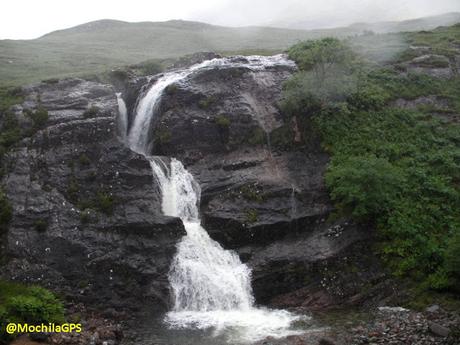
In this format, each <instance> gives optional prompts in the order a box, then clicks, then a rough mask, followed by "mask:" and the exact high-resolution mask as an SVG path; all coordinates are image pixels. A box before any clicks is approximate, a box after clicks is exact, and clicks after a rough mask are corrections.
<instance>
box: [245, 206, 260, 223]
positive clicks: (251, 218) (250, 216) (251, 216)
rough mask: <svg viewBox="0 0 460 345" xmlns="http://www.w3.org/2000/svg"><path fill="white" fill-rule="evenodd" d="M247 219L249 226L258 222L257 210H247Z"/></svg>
mask: <svg viewBox="0 0 460 345" xmlns="http://www.w3.org/2000/svg"><path fill="white" fill-rule="evenodd" d="M245 218H246V222H248V223H249V224H252V223H255V222H257V219H258V218H259V215H258V213H257V211H256V210H254V209H250V210H246V216H245Z"/></svg>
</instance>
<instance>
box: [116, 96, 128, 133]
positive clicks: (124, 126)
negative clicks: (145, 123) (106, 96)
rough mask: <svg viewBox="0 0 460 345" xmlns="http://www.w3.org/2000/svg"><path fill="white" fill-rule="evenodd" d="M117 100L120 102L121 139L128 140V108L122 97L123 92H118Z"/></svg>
mask: <svg viewBox="0 0 460 345" xmlns="http://www.w3.org/2000/svg"><path fill="white" fill-rule="evenodd" d="M116 95H117V102H118V112H119V116H118V133H120V137H121V139H122V140H123V141H124V140H126V135H127V132H128V110H127V109H126V103H125V101H124V100H123V98H122V97H121V92H117V94H116Z"/></svg>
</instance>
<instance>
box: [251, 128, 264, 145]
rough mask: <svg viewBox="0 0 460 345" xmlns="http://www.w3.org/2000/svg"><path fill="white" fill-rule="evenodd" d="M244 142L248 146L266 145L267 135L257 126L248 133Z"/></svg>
mask: <svg viewBox="0 0 460 345" xmlns="http://www.w3.org/2000/svg"><path fill="white" fill-rule="evenodd" d="M246 141H247V143H248V144H249V145H264V144H266V143H267V133H265V131H264V130H263V129H262V128H260V127H259V126H257V127H255V128H253V130H252V131H251V132H250V134H249V136H248V137H247V139H246Z"/></svg>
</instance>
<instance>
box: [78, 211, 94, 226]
mask: <svg viewBox="0 0 460 345" xmlns="http://www.w3.org/2000/svg"><path fill="white" fill-rule="evenodd" d="M90 221H91V211H90V209H88V208H85V209H83V210H82V211H81V213H80V222H81V223H82V224H88V223H89V222H90Z"/></svg>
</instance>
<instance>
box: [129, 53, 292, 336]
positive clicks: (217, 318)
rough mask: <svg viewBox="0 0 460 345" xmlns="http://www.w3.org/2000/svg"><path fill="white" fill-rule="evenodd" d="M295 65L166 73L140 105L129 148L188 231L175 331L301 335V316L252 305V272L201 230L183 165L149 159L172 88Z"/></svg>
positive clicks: (175, 270) (180, 249) (227, 61)
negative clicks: (158, 113)
mask: <svg viewBox="0 0 460 345" xmlns="http://www.w3.org/2000/svg"><path fill="white" fill-rule="evenodd" d="M291 63H292V62H290V61H288V60H286V59H285V58H284V57H282V56H274V57H249V58H247V61H246V62H244V61H243V62H242V61H241V59H232V58H222V59H214V60H209V61H205V62H203V63H201V64H198V65H194V66H192V67H191V68H189V69H186V70H179V71H174V72H169V73H165V74H164V75H163V76H161V77H160V78H159V79H157V80H156V82H155V83H154V84H153V85H152V86H151V87H150V89H149V90H148V91H146V92H145V93H144V94H143V96H141V97H142V98H141V99H140V100H139V102H138V106H137V109H136V117H135V119H134V124H133V126H132V128H131V130H130V133H129V136H128V138H127V140H128V144H129V145H130V147H131V149H132V150H134V151H136V152H139V153H142V154H144V155H145V156H146V158H147V159H148V160H149V162H150V165H151V168H152V171H153V175H154V178H155V180H156V182H157V184H158V186H159V188H160V191H161V195H162V205H161V206H162V211H163V213H164V214H165V215H168V216H174V217H178V218H180V219H181V220H182V222H183V224H184V227H185V230H186V233H187V234H186V236H184V237H183V238H182V240H181V241H180V243H179V244H178V246H177V253H176V255H175V257H174V259H173V262H172V264H171V269H170V272H169V282H170V285H171V290H172V293H173V301H174V306H173V309H172V310H171V311H170V312H169V313H168V314H167V315H166V317H165V322H166V323H167V324H168V325H169V326H170V327H172V328H195V329H207V328H212V329H214V330H215V332H218V333H219V334H220V333H221V332H224V333H225V332H227V331H229V330H231V331H233V333H232V334H237V336H236V338H235V336H233V338H232V336H229V337H230V338H231V339H229V340H230V341H231V342H232V343H239V342H252V341H257V340H259V339H262V338H264V337H267V336H273V337H282V336H286V335H289V334H297V333H299V332H298V331H295V330H292V329H291V325H292V323H293V322H294V321H296V320H298V319H299V317H298V316H295V315H293V314H291V313H289V312H287V311H283V310H269V309H264V308H257V307H255V306H254V297H253V294H252V288H251V270H250V269H249V267H248V266H247V265H245V264H243V263H242V262H241V261H240V259H239V257H238V255H237V254H236V253H235V252H233V251H229V250H224V249H223V248H222V247H221V246H220V244H219V243H217V242H216V241H214V240H212V239H211V238H210V236H209V235H208V233H207V232H206V230H205V229H204V228H203V227H202V226H201V222H200V215H199V205H200V196H201V190H200V186H199V184H198V183H197V182H196V181H195V179H194V178H193V176H192V175H191V174H190V173H189V172H188V171H187V170H186V169H185V167H184V166H183V165H182V163H181V162H180V161H178V160H177V159H175V158H171V159H170V161H169V162H168V163H165V161H164V160H162V159H161V158H159V157H151V156H149V155H148V152H149V151H148V149H149V147H148V146H149V144H148V141H149V138H148V137H149V132H150V125H151V120H152V118H153V117H154V116H155V109H156V107H157V106H158V101H159V100H160V98H161V94H162V92H163V90H164V89H165V88H166V87H167V86H168V85H171V84H172V83H176V82H181V81H183V80H184V79H185V78H187V77H188V76H189V75H190V74H191V73H193V72H194V71H197V70H200V69H205V68H225V67H226V66H231V67H234V66H245V67H248V68H250V69H253V70H257V69H264V68H266V67H267V66H274V65H281V64H284V65H286V64H291Z"/></svg>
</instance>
